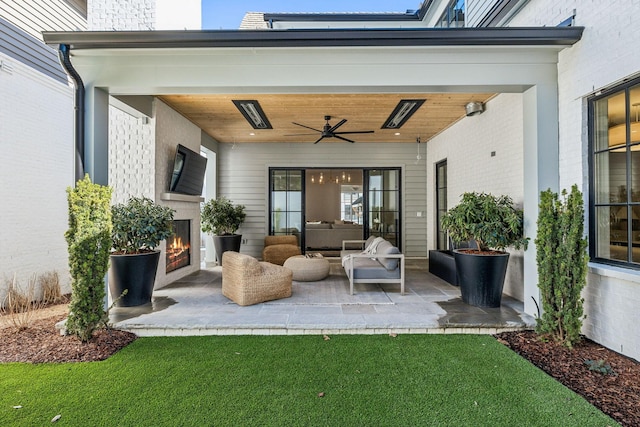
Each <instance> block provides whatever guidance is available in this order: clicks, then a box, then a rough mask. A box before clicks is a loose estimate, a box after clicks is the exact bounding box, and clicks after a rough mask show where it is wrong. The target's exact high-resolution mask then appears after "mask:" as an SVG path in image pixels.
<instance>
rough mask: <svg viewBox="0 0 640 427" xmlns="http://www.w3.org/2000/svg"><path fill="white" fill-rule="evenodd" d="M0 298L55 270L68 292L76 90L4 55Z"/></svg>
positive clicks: (0, 82)
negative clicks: (14, 282) (11, 285)
mask: <svg viewBox="0 0 640 427" xmlns="http://www.w3.org/2000/svg"><path fill="white" fill-rule="evenodd" d="M0 60H2V61H3V62H5V61H6V62H7V63H9V64H11V66H12V67H13V72H12V73H7V72H5V71H0V153H1V154H0V156H2V167H1V168H0V183H2V185H0V201H1V202H0V206H1V208H0V301H2V300H3V299H4V289H5V285H6V280H8V279H9V278H10V277H13V274H14V273H16V274H17V278H18V280H19V282H20V283H25V284H26V282H27V279H28V277H29V276H30V275H31V274H33V273H36V274H41V273H44V272H46V271H51V270H56V271H57V272H58V273H59V274H60V278H61V282H62V284H63V290H64V291H65V292H69V291H70V288H69V274H68V261H67V244H66V242H65V239H64V232H65V231H66V230H67V228H68V217H67V196H66V192H65V191H66V188H67V187H68V186H71V185H73V178H74V176H73V158H74V142H73V89H72V88H70V87H69V86H67V85H64V84H60V83H58V82H55V81H53V80H52V79H50V78H48V77H46V76H44V75H43V74H41V73H38V72H37V71H34V70H33V69H31V68H29V67H27V66H25V65H23V64H21V63H19V62H17V61H15V60H13V59H11V58H9V57H7V56H5V55H3V54H0Z"/></svg>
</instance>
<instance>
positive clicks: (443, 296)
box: [110, 259, 535, 336]
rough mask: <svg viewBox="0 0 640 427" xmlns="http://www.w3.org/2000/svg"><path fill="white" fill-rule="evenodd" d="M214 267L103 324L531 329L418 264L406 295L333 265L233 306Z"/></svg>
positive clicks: (512, 304)
mask: <svg viewBox="0 0 640 427" xmlns="http://www.w3.org/2000/svg"><path fill="white" fill-rule="evenodd" d="M221 283H222V268H221V267H214V268H208V269H203V270H200V271H198V272H196V273H193V274H191V275H189V276H186V277H184V278H183V279H180V280H177V281H175V282H173V283H172V284H170V285H169V286H166V287H164V288H162V289H158V290H156V291H155V292H154V296H153V302H152V303H151V304H148V305H145V306H140V307H117V308H113V309H112V310H111V312H110V320H111V322H112V323H113V324H114V326H115V327H117V328H118V329H124V330H128V331H131V332H134V333H135V334H137V335H139V336H181V335H185V336H186V335H245V334H253V335H304V334H334V335H335V334H394V333H398V334H400V333H401V334H411V333H413V334H416V333H417V334H425V333H472V334H495V333H498V332H504V331H511V330H517V329H527V328H531V327H533V326H534V325H535V319H534V318H533V317H531V316H529V315H528V314H526V313H524V312H523V308H524V307H523V304H522V302H519V301H517V300H515V299H513V298H511V297H508V296H505V297H503V300H502V306H501V307H500V308H479V307H473V306H470V305H468V304H465V303H463V302H462V300H461V299H460V290H459V288H458V287H456V286H453V285H450V284H449V283H447V282H445V281H443V280H441V279H439V278H438V277H436V276H434V275H432V274H430V273H429V272H428V271H427V268H426V262H425V261H424V260H419V259H412V260H408V261H407V266H406V288H407V289H406V294H405V295H400V289H399V287H398V286H397V285H377V284H359V285H356V288H355V293H354V295H349V281H348V279H347V278H346V276H345V275H344V272H343V271H342V267H341V265H340V260H339V259H332V260H331V271H330V275H329V277H327V278H326V279H324V280H321V281H317V282H296V281H294V282H293V291H292V296H291V297H290V298H284V299H280V300H274V301H268V302H265V303H259V304H256V305H252V306H246V307H241V306H239V305H237V304H235V303H233V302H232V301H230V300H229V299H227V298H226V297H224V296H223V295H222V293H221Z"/></svg>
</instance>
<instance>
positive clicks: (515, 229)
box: [442, 192, 529, 251]
mask: <svg viewBox="0 0 640 427" xmlns="http://www.w3.org/2000/svg"><path fill="white" fill-rule="evenodd" d="M442 228H443V229H445V230H446V231H447V232H448V233H449V236H450V237H451V238H452V239H453V240H454V241H455V242H464V241H467V240H475V241H476V243H477V244H478V249H479V250H481V251H485V250H489V249H490V248H493V249H498V250H504V249H505V248H506V247H507V246H512V247H514V248H515V249H520V248H522V247H524V248H526V247H527V243H528V242H529V240H528V239H527V238H526V237H524V227H523V213H522V210H521V209H516V208H515V206H514V204H513V200H511V197H509V196H494V195H492V194H488V193H475V192H474V193H464V194H463V195H462V199H461V200H460V203H459V204H458V205H456V206H455V207H453V208H451V209H449V211H447V212H446V213H445V214H444V215H443V217H442Z"/></svg>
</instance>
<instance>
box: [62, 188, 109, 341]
mask: <svg viewBox="0 0 640 427" xmlns="http://www.w3.org/2000/svg"><path fill="white" fill-rule="evenodd" d="M67 199H68V202H69V229H68V230H67V232H66V233H65V238H66V240H67V245H68V247H69V268H70V273H71V302H70V304H69V317H68V318H67V324H66V328H67V332H68V333H70V334H72V335H76V336H77V337H78V338H80V340H82V341H83V342H86V341H89V339H91V337H92V336H93V332H94V331H95V330H96V329H98V328H99V327H101V326H102V325H103V324H104V323H105V322H106V320H107V313H106V312H105V310H104V299H105V284H104V278H105V275H106V274H107V270H108V268H109V251H110V250H111V209H110V202H111V188H109V187H105V186H102V185H98V184H94V183H92V182H91V179H89V175H85V177H84V179H82V180H80V181H78V182H77V183H76V187H75V188H67Z"/></svg>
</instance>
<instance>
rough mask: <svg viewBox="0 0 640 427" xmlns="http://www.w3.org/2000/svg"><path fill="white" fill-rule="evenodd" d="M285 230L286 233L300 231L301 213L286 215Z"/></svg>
mask: <svg viewBox="0 0 640 427" xmlns="http://www.w3.org/2000/svg"><path fill="white" fill-rule="evenodd" d="M287 228H288V230H287V231H288V232H289V233H291V232H293V231H300V230H302V213H301V212H288V213H287Z"/></svg>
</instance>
